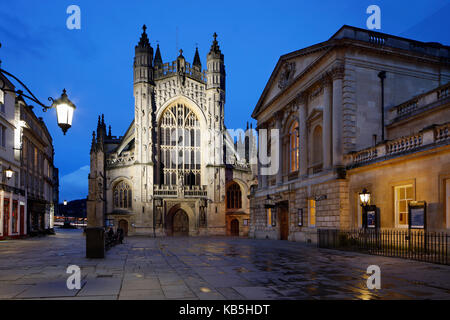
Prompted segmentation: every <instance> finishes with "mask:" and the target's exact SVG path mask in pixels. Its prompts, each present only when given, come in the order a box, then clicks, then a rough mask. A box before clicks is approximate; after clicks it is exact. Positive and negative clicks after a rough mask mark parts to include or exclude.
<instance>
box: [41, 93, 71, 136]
mask: <svg viewBox="0 0 450 320" xmlns="http://www.w3.org/2000/svg"><path fill="white" fill-rule="evenodd" d="M52 107H54V108H56V118H57V120H58V126H59V127H60V128H61V129H62V131H63V133H64V135H66V132H67V130H68V129H69V128H70V127H71V126H72V119H73V112H74V111H75V109H76V107H75V105H74V104H73V103H72V101H70V100H69V98H68V97H67V93H66V89H64V90H63V93H62V94H61V97H60V98H59V99H56V100H54V101H53V104H52ZM44 111H45V110H44Z"/></svg>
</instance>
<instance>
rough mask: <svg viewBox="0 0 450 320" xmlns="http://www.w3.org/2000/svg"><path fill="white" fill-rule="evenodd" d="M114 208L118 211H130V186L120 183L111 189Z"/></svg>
mask: <svg viewBox="0 0 450 320" xmlns="http://www.w3.org/2000/svg"><path fill="white" fill-rule="evenodd" d="M113 198H114V199H113V200H114V207H115V208H120V209H131V207H132V206H131V203H132V192H131V188H130V185H129V184H128V183H126V182H125V181H121V182H119V183H118V184H116V185H115V187H114V189H113Z"/></svg>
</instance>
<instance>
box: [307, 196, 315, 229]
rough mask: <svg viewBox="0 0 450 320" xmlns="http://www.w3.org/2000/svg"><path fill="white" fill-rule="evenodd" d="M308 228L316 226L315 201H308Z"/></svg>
mask: <svg viewBox="0 0 450 320" xmlns="http://www.w3.org/2000/svg"><path fill="white" fill-rule="evenodd" d="M308 212H309V226H310V227H315V226H316V200H313V199H309V200H308Z"/></svg>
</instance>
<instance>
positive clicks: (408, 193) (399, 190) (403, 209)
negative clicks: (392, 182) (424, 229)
mask: <svg viewBox="0 0 450 320" xmlns="http://www.w3.org/2000/svg"><path fill="white" fill-rule="evenodd" d="M412 200H414V195H413V186H412V184H409V185H404V186H398V187H395V220H396V223H397V226H398V227H407V226H408V204H409V202H410V201H412Z"/></svg>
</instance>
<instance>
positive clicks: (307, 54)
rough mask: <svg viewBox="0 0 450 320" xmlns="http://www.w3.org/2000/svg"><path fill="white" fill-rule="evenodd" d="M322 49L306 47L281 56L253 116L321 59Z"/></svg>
mask: <svg viewBox="0 0 450 320" xmlns="http://www.w3.org/2000/svg"><path fill="white" fill-rule="evenodd" d="M323 48H326V47H323ZM320 49H322V48H315V49H313V48H306V49H304V50H300V51H299V52H294V53H291V54H288V55H285V56H282V57H280V59H279V60H278V63H277V65H276V66H275V69H274V70H273V72H272V75H271V77H270V79H269V81H268V82H267V85H266V87H265V89H264V91H263V93H262V95H261V97H260V99H259V101H258V104H257V106H256V108H255V110H254V111H253V115H252V116H255V114H256V113H259V112H260V111H262V110H264V109H265V107H266V105H267V104H269V103H270V102H271V101H272V100H273V99H274V98H275V97H277V96H278V95H280V94H282V93H283V92H284V91H285V90H287V89H288V87H289V86H290V85H291V84H292V83H294V82H295V80H296V79H297V78H298V77H299V76H301V75H302V74H303V73H304V72H305V71H306V70H307V69H308V68H309V67H310V66H311V65H313V64H314V63H315V62H316V61H317V60H318V59H320V58H321V57H322V56H323V55H324V54H325V52H324V51H323V50H320Z"/></svg>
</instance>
